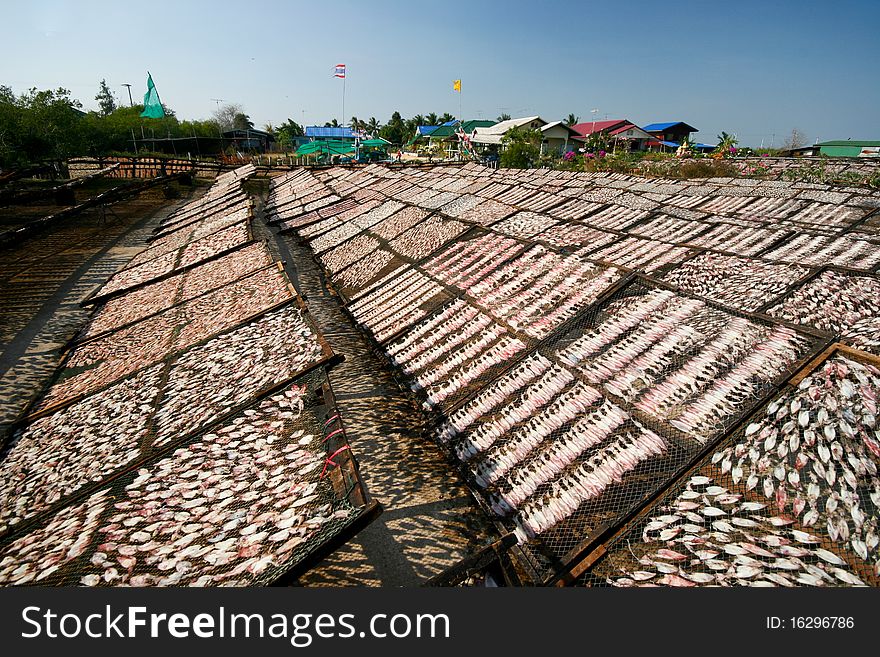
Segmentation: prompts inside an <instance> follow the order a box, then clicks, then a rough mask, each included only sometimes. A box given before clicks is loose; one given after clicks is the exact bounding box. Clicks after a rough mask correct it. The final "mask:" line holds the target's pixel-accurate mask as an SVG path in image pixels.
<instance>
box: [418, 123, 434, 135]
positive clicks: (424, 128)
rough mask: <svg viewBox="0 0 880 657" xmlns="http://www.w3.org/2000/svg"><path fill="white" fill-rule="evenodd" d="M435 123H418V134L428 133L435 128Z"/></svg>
mask: <svg viewBox="0 0 880 657" xmlns="http://www.w3.org/2000/svg"><path fill="white" fill-rule="evenodd" d="M437 127H438V126H436V125H420V126H419V134H420V135H430V134H431V133H432V132H434V131H435V130H436V129H437Z"/></svg>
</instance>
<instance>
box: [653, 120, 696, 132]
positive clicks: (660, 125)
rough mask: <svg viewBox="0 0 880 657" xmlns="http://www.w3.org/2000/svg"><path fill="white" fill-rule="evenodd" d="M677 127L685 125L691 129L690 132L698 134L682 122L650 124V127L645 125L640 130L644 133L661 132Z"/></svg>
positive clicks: (693, 128) (694, 129) (689, 126)
mask: <svg viewBox="0 0 880 657" xmlns="http://www.w3.org/2000/svg"><path fill="white" fill-rule="evenodd" d="M677 125H685V126H687V127H688V128H690V129H691V131H692V132H699V130H697V129H696V128H695V127H694V126H692V125H688V124H687V123H685V122H684V121H670V122H669V123H651V124H650V125H646V126H643V127H642V130H644V131H645V132H663V131H664V130H669V128H672V127H674V126H677Z"/></svg>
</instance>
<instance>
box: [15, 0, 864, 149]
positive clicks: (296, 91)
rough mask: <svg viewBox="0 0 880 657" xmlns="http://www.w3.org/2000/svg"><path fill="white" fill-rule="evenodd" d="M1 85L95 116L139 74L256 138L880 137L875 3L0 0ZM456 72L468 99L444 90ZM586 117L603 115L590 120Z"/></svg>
mask: <svg viewBox="0 0 880 657" xmlns="http://www.w3.org/2000/svg"><path fill="white" fill-rule="evenodd" d="M0 8H2V19H3V20H2V23H0V31H2V39H0V84H6V85H9V86H11V87H12V88H13V89H14V90H15V91H16V92H21V91H24V90H25V89H27V88H29V87H32V86H36V87H38V88H41V89H44V88H55V87H58V86H63V87H65V88H68V89H70V90H71V92H72V93H73V95H74V97H76V98H78V99H79V100H80V101H82V103H83V104H84V106H85V108H86V109H94V108H96V106H97V104H96V102H95V101H94V96H95V94H96V93H97V90H98V83H99V81H100V80H101V78H106V79H107V82H108V84H109V85H110V86H111V88H112V89H113V90H114V92H116V93H117V94H118V97H119V98H120V99H121V100H124V101H125V102H128V93H127V91H126V89H125V88H124V87H122V86H121V85H122V84H123V83H126V82H127V83H130V84H131V85H132V88H131V89H132V95H133V96H134V98H135V101H136V102H137V100H138V99H139V98H142V97H143V94H144V92H145V91H146V72H147V70H149V71H150V72H151V73H152V75H153V80H154V81H155V83H156V87H157V89H158V91H159V95H160V96H161V98H162V101H163V102H164V103H165V104H166V105H168V106H170V107H171V108H173V109H174V110H175V112H176V113H177V115H178V117H179V118H192V119H198V118H208V117H209V116H210V114H211V112H212V111H214V109H215V108H216V106H217V101H216V100H212V99H222V101H223V102H234V103H240V104H241V105H243V106H244V109H245V111H246V113H248V114H249V115H250V117H251V119H252V120H253V121H254V123H255V124H256V126H257V127H263V126H264V125H265V124H266V123H267V122H272V123H273V124H276V125H277V124H278V123H280V122H283V121H284V120H285V119H287V118H292V119H294V120H295V121H297V122H300V123H302V122H305V123H307V124H312V123H321V124H323V122H324V121H327V120H330V119H331V118H337V119H340V118H341V116H340V115H341V111H342V85H343V83H342V81H341V80H339V79H336V78H334V77H333V67H334V66H335V65H336V64H337V63H345V64H346V65H347V67H348V77H347V79H346V82H345V86H346V89H345V92H346V98H345V115H346V116H345V120H346V122H347V121H348V120H349V119H350V118H351V117H352V116H358V117H359V118H362V119H367V118H369V117H371V116H375V117H376V118H378V119H379V120H380V121H382V122H383V123H384V122H385V121H387V120H388V118H389V116H390V115H391V113H392V112H393V111H394V110H398V111H400V112H401V114H403V116H404V117H409V116H412V115H414V114H417V113H421V114H427V113H429V112H431V111H434V112H437V113H438V114H440V113H443V112H450V113H451V114H454V115H458V113H459V100H460V101H461V105H462V113H463V114H464V116H465V118H495V117H497V116H498V115H499V114H500V113H502V112H506V113H508V114H511V115H513V116H526V115H533V114H537V115H540V116H542V117H543V118H544V119H546V120H548V121H549V120H558V119H562V118H564V117H565V116H567V115H568V114H569V113H570V112H571V113H574V114H576V115H578V116H580V117H581V120H584V121H589V120H590V119H591V117H592V116H597V117H598V118H605V117H606V116H607V117H608V118H628V119H630V120H632V121H634V122H635V123H637V124H640V125H644V124H647V123H651V122H655V121H678V120H681V121H686V122H688V123H690V124H691V125H693V126H696V127H697V128H698V129H699V130H700V132H699V133H698V134H697V137H698V139H699V140H700V141H703V142H706V143H715V141H716V140H715V135H717V134H718V133H719V132H720V131H721V130H726V131H727V132H731V133H736V135H737V137H738V138H739V140H740V143H741V144H743V145H751V146H759V145H761V143H762V141H763V143H764V145H766V146H769V145H770V143H771V141H774V142H775V145H777V146H778V145H779V144H780V143H781V142H782V141H783V139H784V138H785V137H786V136H787V135H788V134H789V133H790V132H791V130H792V128H798V129H799V130H801V131H802V132H803V133H804V134H805V135H806V137H807V139H808V140H809V141H812V140H813V139H815V138H819V139H820V140H828V139H847V138H850V137H851V138H853V139H880V84H878V79H880V75H878V71H880V41H878V34H880V0H834V1H828V0H823V1H817V0H800V1H797V0H779V1H774V0H761V1H754V0H738V1H736V2H721V1H716V0H703V1H701V2H697V1H692V2H688V1H685V0H668V1H666V2H649V1H647V0H644V1H639V0H636V1H630V2H621V1H619V0H618V1H617V2H612V1H610V0H607V1H605V2H602V3H594V2H583V1H578V0H569V1H568V2H556V1H555V0H553V1H545V2H538V1H535V0H531V1H528V2H525V1H520V0H516V1H511V2H484V1H482V0H470V1H469V2H464V3H462V2H455V3H449V2H442V1H439V2H438V1H434V2H430V3H428V2H419V1H417V0H410V1H406V2H397V1H391V0H387V1H383V0H370V1H361V2H355V1H351V0H333V1H331V2H314V1H312V2H297V1H293V0H291V1H287V2H282V1H279V0H275V1H270V0H250V1H249V2H242V1H241V0H238V1H236V2H229V1H227V0H213V1H211V2H204V1H201V0H178V1H176V2H167V1H166V0H151V1H150V2H148V3H147V2H139V3H134V2H132V3H129V2H125V0H114V1H112V2H104V1H94V2H93V1H89V0H79V1H78V2H73V1H68V2H62V1H60V0H55V1H47V0H32V1H31V2H15V3H11V2H9V1H8V0H0ZM456 78H460V79H461V80H462V94H461V97H460V98H459V95H458V94H455V93H454V92H453V91H452V81H453V80H454V79H456ZM591 109H598V110H599V111H598V112H597V113H595V114H591V113H590V110H591Z"/></svg>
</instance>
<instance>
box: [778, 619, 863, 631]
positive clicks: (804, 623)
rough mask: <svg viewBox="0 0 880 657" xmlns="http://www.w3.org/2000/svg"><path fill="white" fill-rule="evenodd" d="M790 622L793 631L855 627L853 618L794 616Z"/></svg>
mask: <svg viewBox="0 0 880 657" xmlns="http://www.w3.org/2000/svg"><path fill="white" fill-rule="evenodd" d="M789 622H790V623H791V625H790V627H791V629H793V630H834V629H852V628H853V627H855V620H854V619H853V617H852V616H792V617H791V618H790V619H789Z"/></svg>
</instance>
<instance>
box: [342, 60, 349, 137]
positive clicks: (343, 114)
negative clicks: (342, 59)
mask: <svg viewBox="0 0 880 657" xmlns="http://www.w3.org/2000/svg"><path fill="white" fill-rule="evenodd" d="M347 73H348V71H344V72H343V73H342V127H345V76H346V74H347Z"/></svg>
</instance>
